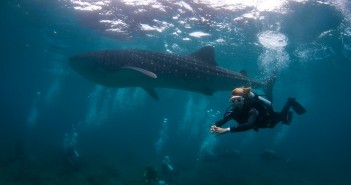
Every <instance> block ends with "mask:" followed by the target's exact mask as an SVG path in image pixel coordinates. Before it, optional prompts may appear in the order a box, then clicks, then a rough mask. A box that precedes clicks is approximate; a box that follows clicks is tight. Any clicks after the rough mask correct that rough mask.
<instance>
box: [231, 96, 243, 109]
mask: <svg viewBox="0 0 351 185" xmlns="http://www.w3.org/2000/svg"><path fill="white" fill-rule="evenodd" d="M229 102H230V103H232V104H233V105H234V106H235V107H240V106H242V105H243V104H244V98H243V97H242V96H232V97H230V99H229Z"/></svg>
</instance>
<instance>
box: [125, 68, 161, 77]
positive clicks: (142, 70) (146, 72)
mask: <svg viewBox="0 0 351 185" xmlns="http://www.w3.org/2000/svg"><path fill="white" fill-rule="evenodd" d="M121 68H123V69H131V70H134V71H137V72H139V73H141V74H144V75H146V76H148V77H150V78H157V75H156V74H155V73H153V72H151V71H148V70H146V69H143V68H139V67H132V66H127V67H121Z"/></svg>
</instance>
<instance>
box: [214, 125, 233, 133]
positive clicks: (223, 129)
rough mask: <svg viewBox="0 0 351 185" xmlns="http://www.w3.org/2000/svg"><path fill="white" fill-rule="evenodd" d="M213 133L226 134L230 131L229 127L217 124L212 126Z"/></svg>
mask: <svg viewBox="0 0 351 185" xmlns="http://www.w3.org/2000/svg"><path fill="white" fill-rule="evenodd" d="M210 131H211V134H224V133H227V132H229V129H228V128H221V127H217V126H215V125H213V126H211V129H210Z"/></svg>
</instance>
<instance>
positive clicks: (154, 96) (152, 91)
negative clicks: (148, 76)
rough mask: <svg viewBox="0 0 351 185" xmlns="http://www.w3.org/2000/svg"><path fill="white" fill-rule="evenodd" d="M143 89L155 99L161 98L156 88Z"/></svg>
mask: <svg viewBox="0 0 351 185" xmlns="http://www.w3.org/2000/svg"><path fill="white" fill-rule="evenodd" d="M143 89H144V90H145V91H146V92H147V93H148V94H149V95H150V96H151V97H152V98H154V99H155V100H159V99H160V98H159V97H158V94H157V92H156V90H155V89H154V88H152V87H143Z"/></svg>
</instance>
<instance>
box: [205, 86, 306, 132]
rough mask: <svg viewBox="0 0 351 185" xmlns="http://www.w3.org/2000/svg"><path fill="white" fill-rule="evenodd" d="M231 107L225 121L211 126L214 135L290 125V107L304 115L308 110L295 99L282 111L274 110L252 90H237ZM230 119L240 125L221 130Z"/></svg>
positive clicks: (232, 96)
mask: <svg viewBox="0 0 351 185" xmlns="http://www.w3.org/2000/svg"><path fill="white" fill-rule="evenodd" d="M229 101H230V103H231V105H230V106H229V107H228V109H227V111H226V113H225V114H224V117H223V119H221V120H219V121H217V122H216V123H215V124H214V125H212V126H211V128H210V132H211V133H212V134H213V133H215V134H224V133H227V132H242V131H247V130H250V129H254V130H255V131H258V129H260V128H274V127H275V126H276V125H277V124H278V123H279V122H282V123H283V124H286V125H289V124H290V122H291V120H292V112H291V111H289V110H290V107H292V108H293V110H294V111H295V112H296V113H297V114H299V115H302V114H304V113H305V112H306V109H305V108H304V107H303V106H302V105H301V104H300V103H298V102H297V101H296V100H295V98H288V100H287V103H286V104H285V106H284V107H283V109H282V110H281V112H276V111H274V110H273V107H272V103H271V101H269V100H267V99H265V98H263V97H262V96H259V95H257V94H256V93H254V92H252V91H251V88H250V87H248V88H243V87H241V88H235V89H234V90H233V91H232V93H231V96H230V98H229ZM230 119H233V120H235V121H236V122H237V123H238V125H236V126H233V127H228V128H221V126H222V125H224V124H225V123H227V122H228V121H229V120H230Z"/></svg>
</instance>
